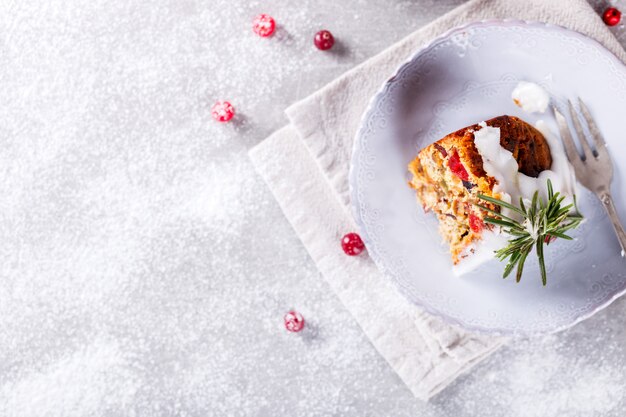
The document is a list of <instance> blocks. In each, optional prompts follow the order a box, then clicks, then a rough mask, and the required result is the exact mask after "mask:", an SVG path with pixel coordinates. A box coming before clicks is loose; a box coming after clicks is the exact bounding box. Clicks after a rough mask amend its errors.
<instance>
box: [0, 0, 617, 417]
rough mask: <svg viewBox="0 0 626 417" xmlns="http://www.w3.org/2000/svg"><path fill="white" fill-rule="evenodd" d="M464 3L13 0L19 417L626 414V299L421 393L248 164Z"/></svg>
mask: <svg viewBox="0 0 626 417" xmlns="http://www.w3.org/2000/svg"><path fill="white" fill-rule="evenodd" d="M460 3H462V1H461V0H439V1H438V0H421V1H404V0H370V1H365V0H345V1H342V2H337V1H333V0H318V1H313V0H300V1H290V0H268V1H266V2H260V1H249V2H247V1H229V0H206V1H202V0H155V1H145V0H136V1H128V0H111V1H99V0H97V1H80V0H66V1H56V0H52V1H38V2H37V1H21V2H18V1H5V2H1V3H0V62H1V65H0V86H1V94H0V141H1V147H0V178H1V181H0V190H1V192H0V233H1V235H2V238H3V239H2V241H3V243H2V245H0V254H1V255H2V258H1V259H2V262H1V264H0V268H1V271H2V274H1V278H0V415H2V416H64V417H69V416H244V415H245V416H248V415H250V416H329V415H337V416H339V415H342V416H343V415H345V416H416V415H420V416H476V415H481V416H509V417H511V416H596V415H597V416H600V415H602V416H618V415H622V410H623V409H625V408H626V389H625V388H626V372H625V369H626V326H624V320H626V319H625V317H626V302H625V301H624V300H620V301H618V302H617V303H615V304H614V305H613V306H611V307H610V308H608V309H607V310H605V311H603V312H601V313H600V314H598V315H597V316H596V317H594V318H592V319H591V320H588V321H586V322H584V323H582V324H580V325H577V326H576V327H575V328H573V329H571V330H569V331H567V332H565V333H562V334H558V335H553V336H549V337H545V338H543V339H536V340H529V341H518V342H515V343H511V344H510V345H509V346H507V347H506V348H503V349H502V350H500V351H499V352H497V353H496V354H495V355H493V356H492V357H491V358H489V359H488V360H486V361H485V362H484V363H482V364H481V365H479V366H478V367H476V368H475V369H474V370H473V371H472V372H471V373H470V374H468V375H465V376H463V377H461V378H459V379H458V380H457V381H456V382H455V383H454V384H452V386H450V387H449V388H448V389H447V390H445V391H444V392H443V393H441V394H440V395H438V396H437V397H436V398H435V399H433V401H431V402H430V403H423V402H420V401H418V400H416V399H414V398H413V397H412V395H411V394H410V392H409V391H408V390H407V389H406V388H405V387H404V385H403V384H402V382H401V381H400V380H399V379H398V377H397V376H396V375H395V374H394V373H393V372H392V371H391V369H390V368H389V367H388V366H387V365H386V363H385V362H384V360H383V359H382V358H381V357H379V355H378V354H377V353H376V351H375V350H374V348H373V347H372V346H371V344H370V343H369V342H368V340H367V339H366V338H365V337H364V336H363V334H362V333H361V331H360V329H359V328H358V326H357V325H356V323H355V322H354V321H353V320H352V318H351V317H350V315H349V314H348V313H347V312H346V311H345V309H344V308H343V307H342V305H341V304H340V302H339V301H338V299H337V298H336V297H335V296H334V295H333V294H332V293H331V292H330V290H329V288H328V287H327V285H326V284H325V282H324V281H323V279H322V278H321V276H320V275H319V273H318V272H317V270H316V268H315V266H314V265H313V263H312V261H311V260H310V259H309V257H308V256H307V253H306V251H305V250H304V248H303V247H302V246H301V244H300V243H299V241H298V239H297V238H296V237H295V235H294V233H293V232H292V230H291V228H290V226H289V224H288V223H287V221H286V220H285V218H284V217H283V215H282V214H281V211H280V209H279V207H278V205H277V204H276V202H275V201H274V200H273V198H272V196H271V194H270V192H269V191H268V189H267V188H266V186H265V185H264V184H263V183H262V181H261V180H260V179H259V178H258V177H257V176H256V175H255V173H254V171H253V169H252V166H251V164H250V162H249V161H248V159H247V155H246V153H247V150H248V149H249V148H250V147H251V146H253V145H255V144H256V143H258V142H260V141H261V140H262V139H263V138H264V137H266V136H267V135H268V134H270V133H271V132H272V131H273V130H275V129H277V128H279V127H281V126H282V125H283V124H285V123H286V119H285V117H284V115H283V113H282V111H283V110H284V108H285V107H286V106H287V105H289V104H290V103H291V102H293V101H295V100H297V99H299V98H302V97H304V96H306V95H307V94H309V93H311V92H313V91H314V90H315V89H317V88H319V87H321V86H322V85H324V84H325V83H326V82H328V81H330V80H332V79H333V78H334V77H336V76H338V75H339V74H341V73H342V72H344V71H346V70H348V69H349V68H351V67H352V66H354V65H355V64H357V63H359V62H361V61H363V60H365V59H366V58H368V57H370V56H372V55H373V54H375V53H377V52H379V51H381V50H382V49H384V48H385V47H386V46H388V45H389V44H391V43H392V42H394V41H396V40H399V39H401V38H402V37H403V36H404V35H406V34H408V33H410V32H411V31H413V30H415V29H417V28H419V27H420V26H421V25H424V24H425V23H427V22H429V21H430V20H432V19H434V18H436V17H437V16H439V15H441V14H443V13H445V12H446V11H448V10H450V9H451V8H453V7H454V6H456V5H458V4H460ZM616 3H617V5H618V6H619V7H621V8H622V9H623V10H626V2H624V1H619V2H616ZM594 5H595V6H596V8H597V9H599V10H600V9H602V8H603V7H604V5H605V2H598V1H595V2H594ZM261 12H267V13H269V14H271V15H273V16H274V17H275V18H276V19H277V21H278V22H279V24H280V27H279V30H278V32H277V34H276V36H274V37H273V38H270V39H260V38H258V37H256V36H255V35H254V34H252V32H251V30H250V22H251V20H252V18H253V17H254V16H255V15H256V14H258V13H261ZM320 28H327V29H329V30H331V31H332V32H333V33H334V34H335V36H336V38H337V39H338V45H337V48H336V49H335V50H334V51H333V52H330V53H322V52H319V51H317V50H316V49H315V48H314V47H313V46H312V37H313V34H314V33H315V32H316V31H317V30H318V29H320ZM615 31H616V33H617V34H618V36H619V37H620V39H621V40H622V42H623V44H625V45H626V35H625V34H624V29H623V26H620V27H618V28H616V29H615ZM598 82H602V80H601V79H599V80H598ZM222 98H223V99H228V100H230V101H231V102H232V103H233V105H234V106H235V107H236V109H237V111H238V115H237V118H236V120H235V121H234V122H233V123H230V124H226V125H220V124H218V123H216V122H214V121H213V120H212V119H211V117H210V112H209V109H210V106H211V104H212V103H213V102H214V101H215V100H216V99H222ZM290 307H295V308H297V309H298V310H300V311H301V312H302V313H303V314H304V316H305V317H306V319H307V320H308V326H307V329H306V331H305V332H304V333H303V334H298V335H294V334H287V333H286V332H285V331H284V330H283V328H282V315H283V314H284V312H285V311H286V310H287V309H289V308H290Z"/></svg>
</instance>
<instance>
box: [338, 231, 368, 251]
mask: <svg viewBox="0 0 626 417" xmlns="http://www.w3.org/2000/svg"><path fill="white" fill-rule="evenodd" d="M341 248H342V249H343V251H344V252H345V253H346V255H348V256H356V255H358V254H359V253H361V252H363V249H365V245H364V244H363V241H362V240H361V236H359V235H357V234H356V233H348V234H347V235H345V236H344V237H342V238H341Z"/></svg>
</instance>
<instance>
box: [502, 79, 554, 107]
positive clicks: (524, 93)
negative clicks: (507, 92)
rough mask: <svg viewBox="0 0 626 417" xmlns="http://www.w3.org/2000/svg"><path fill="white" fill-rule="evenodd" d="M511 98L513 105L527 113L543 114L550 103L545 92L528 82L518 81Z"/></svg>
mask: <svg viewBox="0 0 626 417" xmlns="http://www.w3.org/2000/svg"><path fill="white" fill-rule="evenodd" d="M511 97H512V98H513V101H514V102H515V104H517V105H518V106H520V107H521V108H522V109H523V110H524V111H527V112H529V113H543V112H545V111H546V109H547V108H548V104H549V103H550V96H549V95H548V93H547V92H546V90H544V89H543V88H541V87H540V86H539V85H537V84H535V83H531V82H528V81H520V83H519V84H517V87H515V89H514V90H513V93H512V94H511Z"/></svg>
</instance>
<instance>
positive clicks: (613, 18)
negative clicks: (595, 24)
mask: <svg viewBox="0 0 626 417" xmlns="http://www.w3.org/2000/svg"><path fill="white" fill-rule="evenodd" d="M621 18H622V12H620V11H619V10H618V9H616V8H615V7H609V8H608V9H606V10H605V11H604V13H602V20H604V23H606V24H607V25H608V26H615V25H617V24H618V23H619V21H620V20H621Z"/></svg>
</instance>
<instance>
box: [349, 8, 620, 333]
mask: <svg viewBox="0 0 626 417" xmlns="http://www.w3.org/2000/svg"><path fill="white" fill-rule="evenodd" d="M489 26H520V27H535V28H541V29H547V30H552V31H557V32H565V33H567V34H568V35H571V36H574V37H577V38H579V39H581V40H583V41H584V42H588V43H590V44H593V45H594V46H595V47H596V48H598V49H600V50H601V51H602V52H603V53H605V54H606V55H607V56H608V57H609V59H611V60H613V61H614V63H615V65H616V66H617V67H619V68H622V70H623V71H624V73H625V74H626V64H625V63H624V62H622V60H620V59H619V58H618V57H617V55H615V54H614V53H613V52H612V51H610V50H609V49H607V48H606V47H605V46H604V45H603V44H602V43H600V42H599V41H597V40H596V39H593V38H591V37H589V36H586V35H584V34H582V33H580V32H578V31H576V30H573V29H569V28H566V27H564V26H562V25H558V24H554V23H545V22H539V21H531V20H521V19H483V20H478V21H472V22H468V23H465V24H462V25H459V26H455V27H453V28H451V29H448V30H446V31H445V32H443V33H442V34H440V35H439V36H436V37H435V38H433V39H432V40H430V41H429V42H426V43H425V44H424V45H422V46H421V47H419V48H418V49H417V50H416V51H415V52H413V53H412V54H411V55H410V56H409V57H408V58H407V59H406V60H404V61H403V62H402V63H401V64H399V65H398V66H397V67H396V69H395V70H394V71H393V74H392V75H391V76H390V77H388V78H386V79H385V81H383V83H382V84H381V86H380V87H379V88H378V90H377V92H376V94H374V95H373V96H372V97H371V98H370V100H369V102H368V104H367V106H366V108H365V110H364V111H363V113H362V115H361V119H360V121H359V128H358V129H357V132H356V134H355V135H354V142H353V146H352V154H351V157H350V167H349V172H348V187H349V195H350V210H351V212H352V217H353V218H354V221H355V222H356V225H357V228H358V230H359V233H360V236H361V238H362V240H363V242H364V244H365V247H366V248H367V246H368V243H369V242H370V241H371V240H370V237H369V235H368V233H367V231H366V228H365V225H364V223H363V220H362V218H361V215H360V213H359V210H358V206H357V201H358V198H357V196H356V184H355V183H356V161H357V159H358V158H357V156H358V154H359V152H360V140H359V139H360V137H361V136H362V135H363V133H364V131H365V130H366V122H367V119H368V118H369V117H370V115H371V113H372V111H373V109H374V105H375V104H376V103H377V102H378V101H379V99H380V98H381V97H382V96H383V95H384V94H385V93H386V92H387V90H388V88H389V86H390V84H391V83H392V82H393V80H394V79H395V78H396V76H397V75H398V74H399V73H400V72H402V71H403V70H404V69H405V68H406V67H408V65H409V64H410V63H411V62H412V61H413V60H415V59H417V58H418V57H419V56H420V55H421V54H423V53H424V52H425V51H428V50H429V49H430V48H432V47H433V46H434V45H435V44H437V43H439V42H441V41H443V40H445V39H447V38H450V37H451V36H453V35H454V34H456V33H458V32H463V31H465V30H468V29H471V28H475V27H489ZM372 255H373V256H372ZM368 256H369V257H370V258H371V259H372V261H373V262H374V264H375V265H376V267H377V268H378V270H379V271H380V273H381V274H382V275H383V276H384V278H385V279H386V280H389V281H391V283H392V284H393V286H394V287H395V288H396V290H397V291H398V292H399V293H400V294H402V296H403V297H404V298H405V299H406V300H407V301H408V302H409V303H410V304H412V305H416V306H419V307H421V308H423V309H424V310H425V311H426V312H427V313H428V314H431V315H433V316H435V317H438V318H441V319H442V320H444V321H445V322H447V323H449V324H452V325H456V326H459V327H461V328H462V329H465V330H468V331H474V332H478V333H481V334H483V335H490V336H513V337H531V336H532V337H535V336H543V335H547V334H553V333H557V332H561V331H564V330H567V329H569V328H571V327H573V326H575V325H576V324H578V323H580V322H582V321H584V320H586V319H588V318H590V317H592V316H594V315H595V314H596V313H598V312H600V311H601V310H604V309H605V308H606V307H608V306H609V305H611V304H612V303H613V302H615V301H616V300H617V299H618V298H620V297H622V296H623V295H624V294H626V285H625V286H624V287H623V288H622V289H621V290H619V291H617V292H616V293H615V294H613V295H612V296H611V297H610V298H608V299H607V300H605V301H604V302H602V303H600V304H598V306H596V307H595V308H593V309H592V310H591V311H589V312H587V313H584V314H581V315H579V316H578V317H576V319H575V320H573V321H572V322H571V323H567V324H564V325H561V326H557V327H555V328H554V329H546V330H530V331H528V330H525V329H509V328H502V327H487V326H483V325H479V324H471V323H468V322H465V321H463V320H462V319H458V318H455V317H450V316H448V315H447V314H445V313H443V312H441V311H439V310H438V309H436V308H434V307H432V306H431V305H430V304H429V303H428V302H425V301H424V299H423V298H420V299H419V300H417V299H415V300H414V299H411V298H409V297H408V296H407V295H406V293H405V292H404V291H402V289H401V288H400V284H399V283H398V282H397V281H396V278H394V277H393V276H391V275H389V274H388V273H386V272H384V270H385V268H384V266H383V265H382V263H383V260H382V259H381V258H380V257H379V256H378V255H376V254H372V252H370V251H369V250H368Z"/></svg>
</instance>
